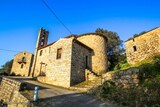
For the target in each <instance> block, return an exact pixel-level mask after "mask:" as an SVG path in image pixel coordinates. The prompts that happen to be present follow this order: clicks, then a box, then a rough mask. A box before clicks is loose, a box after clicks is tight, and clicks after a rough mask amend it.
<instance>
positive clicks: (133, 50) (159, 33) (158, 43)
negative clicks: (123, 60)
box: [125, 28, 160, 64]
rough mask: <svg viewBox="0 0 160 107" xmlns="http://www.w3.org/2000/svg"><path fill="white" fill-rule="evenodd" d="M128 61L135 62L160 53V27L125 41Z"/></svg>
mask: <svg viewBox="0 0 160 107" xmlns="http://www.w3.org/2000/svg"><path fill="white" fill-rule="evenodd" d="M125 46H126V55H127V61H128V63H129V64H135V63H137V62H140V61H142V60H144V59H145V58H148V57H152V56H154V55H156V54H159V53H160V28H156V29H154V30H151V31H149V32H147V33H145V34H143V35H140V36H138V37H135V38H133V39H130V40H128V41H126V42H125Z"/></svg>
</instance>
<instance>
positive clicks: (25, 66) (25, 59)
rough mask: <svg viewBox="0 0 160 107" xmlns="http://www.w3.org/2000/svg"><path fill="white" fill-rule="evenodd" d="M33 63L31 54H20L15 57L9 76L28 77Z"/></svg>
mask: <svg viewBox="0 0 160 107" xmlns="http://www.w3.org/2000/svg"><path fill="white" fill-rule="evenodd" d="M32 62H33V54H31V53H28V52H20V53H18V54H16V55H15V57H14V61H13V65H12V69H11V74H12V73H14V74H15V75H20V76H29V75H30V72H31V66H32Z"/></svg>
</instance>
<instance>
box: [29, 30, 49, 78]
mask: <svg viewBox="0 0 160 107" xmlns="http://www.w3.org/2000/svg"><path fill="white" fill-rule="evenodd" d="M48 34H49V32H48V31H47V30H45V29H43V28H40V30H39V33H38V39H37V43H36V49H35V53H34V60H33V65H32V73H31V75H30V76H32V77H34V76H36V75H35V73H34V72H35V66H36V62H37V54H38V50H39V49H41V48H43V47H44V46H46V45H47V44H48Z"/></svg>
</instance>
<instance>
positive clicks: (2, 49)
mask: <svg viewBox="0 0 160 107" xmlns="http://www.w3.org/2000/svg"><path fill="white" fill-rule="evenodd" d="M0 51H7V52H20V51H16V50H9V49H0Z"/></svg>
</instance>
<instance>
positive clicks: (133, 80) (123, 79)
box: [102, 68, 139, 88]
mask: <svg viewBox="0 0 160 107" xmlns="http://www.w3.org/2000/svg"><path fill="white" fill-rule="evenodd" d="M102 78H103V82H104V81H106V80H112V81H113V82H115V84H116V85H117V86H123V87H124V88H128V87H134V86H138V84H139V69H137V68H130V69H127V70H121V71H118V72H114V73H112V72H108V73H106V74H104V75H103V76H102Z"/></svg>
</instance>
